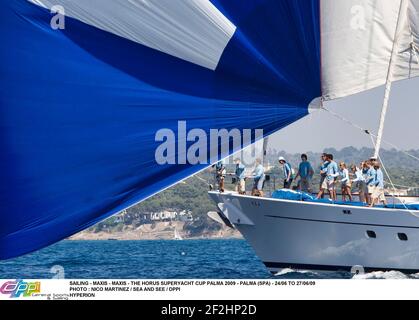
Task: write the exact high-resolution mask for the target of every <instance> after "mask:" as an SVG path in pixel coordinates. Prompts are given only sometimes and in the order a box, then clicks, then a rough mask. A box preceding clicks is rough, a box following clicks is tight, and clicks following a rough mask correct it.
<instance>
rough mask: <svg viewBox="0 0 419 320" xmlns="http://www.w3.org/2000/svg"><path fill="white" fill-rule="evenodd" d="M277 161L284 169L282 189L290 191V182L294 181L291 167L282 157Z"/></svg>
mask: <svg viewBox="0 0 419 320" xmlns="http://www.w3.org/2000/svg"><path fill="white" fill-rule="evenodd" d="M278 161H279V164H280V165H281V166H282V167H283V169H284V189H291V185H292V181H293V180H294V177H293V174H292V167H291V165H290V164H289V163H288V162H287V161H286V160H285V158H284V157H279V159H278Z"/></svg>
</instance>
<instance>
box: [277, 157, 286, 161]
mask: <svg viewBox="0 0 419 320" xmlns="http://www.w3.org/2000/svg"><path fill="white" fill-rule="evenodd" d="M278 161H285V158H284V157H279V158H278ZM285 162H286V161H285Z"/></svg>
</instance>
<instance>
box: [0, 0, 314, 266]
mask: <svg viewBox="0 0 419 320" xmlns="http://www.w3.org/2000/svg"><path fill="white" fill-rule="evenodd" d="M163 3H164V4H165V6H161V4H163ZM93 4H95V8H94V10H93V8H92V6H93ZM175 4H176V5H175ZM53 5H62V6H63V7H64V9H65V12H66V14H67V16H66V18H65V29H63V30H60V29H58V30H55V29H53V28H51V19H52V18H53V17H54V14H51V12H50V10H49V9H51V6H53ZM179 8H182V10H179ZM122 13H123V14H122ZM319 13H320V10H319V1H318V0H311V1H308V0H284V1H278V0H246V1H238V0H237V1H232V0H214V1H211V2H210V1H203V0H185V1H180V0H179V1H177V0H170V1H169V0H167V1H165V0H146V1H140V0H130V1H127V0H101V1H92V0H84V1H82V0H77V1H76V0H73V1H70V0H56V1H52V0H51V1H50V0H48V1H47V0H45V1H44V0H37V1H36V3H34V2H33V1H32V2H29V1H27V0H14V1H9V0H4V1H2V10H0V39H1V41H2V43H4V44H7V45H3V46H1V47H0V81H1V86H0V114H1V116H0V131H1V135H0V137H1V138H0V148H1V150H2V152H1V153H0V164H1V167H2V176H1V179H0V181H1V182H0V259H6V258H11V257H14V256H18V255H21V254H24V253H28V252H31V251H34V250H37V249H40V248H42V247H45V246H47V245H49V244H52V243H54V242H56V241H59V240H61V239H63V238H66V237H68V236H70V235H72V234H74V233H76V232H78V231H81V230H83V229H85V228H87V227H89V226H91V225H93V224H94V223H96V222H99V221H101V220H103V219H104V218H106V217H109V216H110V215H112V214H114V213H116V212H118V211H120V210H122V209H124V208H126V207H128V206H130V205H133V204H135V203H137V202H139V201H141V200H143V199H145V198H147V197H149V196H151V195H153V194H155V193H157V192H159V191H161V190H163V189H165V188H167V187H168V186H170V185H173V184H174V183H176V182H178V181H181V180H183V179H185V178H186V177H189V176H190V175H192V174H194V173H196V172H198V171H200V170H202V169H203V168H205V167H206V166H207V164H200V165H192V164H180V161H179V164H176V165H158V164H157V163H156V159H155V151H156V149H157V148H158V147H159V145H160V144H161V142H158V141H156V138H155V135H156V133H157V132H158V131H159V130H160V129H170V130H171V131H173V132H175V133H176V134H178V133H179V135H180V136H182V135H184V133H183V132H180V131H181V130H180V129H179V127H178V124H179V121H185V122H186V123H187V126H188V128H189V129H193V128H199V129H201V130H203V131H204V132H205V133H206V134H209V131H210V130H211V129H227V130H232V129H238V130H240V131H243V130H244V129H263V130H264V132H265V134H266V135H269V134H271V133H273V132H275V131H277V130H279V129H281V128H283V127H285V126H287V125H289V124H291V123H293V122H295V121H297V120H298V119H301V118H302V117H304V116H305V115H307V114H308V106H309V105H310V103H311V101H313V100H314V99H315V98H317V97H319V96H321V83H320V23H319ZM121 14H122V15H121ZM253 141H254V138H253ZM178 142H179V141H178ZM178 144H179V143H178ZM190 144H191V142H189V143H188V146H189V145H190ZM185 147H186V146H185ZM207 151H208V154H211V150H210V145H209V146H208V150H207ZM217 151H218V150H217ZM227 151H228V152H226V153H224V154H221V152H217V157H216V158H211V159H209V162H213V161H216V160H217V159H218V158H219V157H221V156H227V155H228V154H229V153H232V152H233V151H237V150H234V147H233V146H231V147H229V149H228V150H227ZM185 152H186V151H185V148H176V157H177V158H179V159H182V158H184V155H185Z"/></svg>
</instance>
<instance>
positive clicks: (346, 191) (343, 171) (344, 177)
mask: <svg viewBox="0 0 419 320" xmlns="http://www.w3.org/2000/svg"><path fill="white" fill-rule="evenodd" d="M339 168H340V176H341V180H340V182H341V186H342V200H343V201H346V196H348V198H349V201H351V202H352V192H351V180H350V178H349V170H348V168H347V167H346V164H345V162H341V163H340V164H339Z"/></svg>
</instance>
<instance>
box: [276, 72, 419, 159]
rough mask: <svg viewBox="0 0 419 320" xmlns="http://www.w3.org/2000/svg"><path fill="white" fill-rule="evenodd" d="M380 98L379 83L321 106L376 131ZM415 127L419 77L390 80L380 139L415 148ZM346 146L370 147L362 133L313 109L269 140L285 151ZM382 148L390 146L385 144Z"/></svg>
mask: <svg viewBox="0 0 419 320" xmlns="http://www.w3.org/2000/svg"><path fill="white" fill-rule="evenodd" d="M383 98H384V87H380V88H377V89H373V90H370V91H367V92H363V93H360V94H357V95H354V96H350V97H346V98H343V99H339V100H336V101H331V102H327V103H326V104H325V106H326V108H328V109H330V110H332V111H334V112H336V113H338V114H340V115H342V116H343V117H345V118H346V119H348V120H351V121H352V122H354V123H356V124H358V125H360V126H361V127H363V128H365V129H369V130H371V131H372V132H374V133H377V132H378V126H379V121H380V114H381V108H382V104H383ZM418 127H419V78H416V79H412V80H407V81H400V82H396V83H393V88H392V92H391V97H390V104H389V110H388V114H387V118H386V125H385V129H384V137H383V139H384V140H387V141H389V142H391V143H393V144H395V145H397V146H398V147H399V148H401V149H403V150H410V149H419V134H418V132H419V131H418ZM348 146H354V147H357V148H360V147H372V142H371V139H370V138H369V137H368V136H367V135H366V134H365V133H362V132H361V131H360V130H358V129H355V128H353V127H352V126H350V125H348V124H346V123H344V122H342V121H341V120H339V119H336V118H335V117H333V116H332V115H330V114H329V113H327V112H325V111H316V112H315V113H313V114H311V115H309V116H307V117H305V118H304V119H301V120H300V121H298V122H296V123H294V124H292V125H291V126H289V127H287V128H285V129H283V130H281V131H279V132H277V133H275V134H274V135H273V136H272V137H271V138H270V140H269V148H275V149H277V150H285V151H287V152H289V153H301V152H308V151H313V152H321V151H323V150H324V149H325V148H330V147H333V148H336V149H342V148H344V147H348ZM383 148H385V149H391V147H389V146H388V145H385V144H384V145H383Z"/></svg>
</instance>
